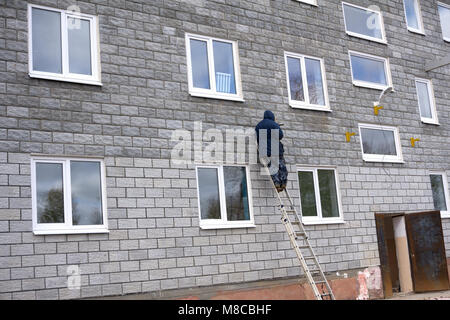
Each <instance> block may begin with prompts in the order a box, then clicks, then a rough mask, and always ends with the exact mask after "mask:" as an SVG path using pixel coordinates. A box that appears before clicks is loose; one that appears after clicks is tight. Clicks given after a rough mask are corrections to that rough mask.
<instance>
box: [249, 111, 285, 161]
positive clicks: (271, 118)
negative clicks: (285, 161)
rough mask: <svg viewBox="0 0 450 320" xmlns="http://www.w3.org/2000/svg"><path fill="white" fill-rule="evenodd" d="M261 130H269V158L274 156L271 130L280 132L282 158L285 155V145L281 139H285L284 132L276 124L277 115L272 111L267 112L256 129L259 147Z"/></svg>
mask: <svg viewBox="0 0 450 320" xmlns="http://www.w3.org/2000/svg"><path fill="white" fill-rule="evenodd" d="M261 129H266V130H267V156H269V157H270V156H271V155H272V144H271V141H272V140H271V138H272V137H271V130H279V138H280V142H279V153H280V156H282V155H283V153H284V148H283V144H282V143H281V139H283V130H281V128H280V126H279V125H278V123H276V122H275V115H274V114H273V112H272V111H270V110H267V111H266V112H264V120H262V121H261V122H259V123H258V124H257V125H256V127H255V131H256V139H257V141H258V145H259V130H261Z"/></svg>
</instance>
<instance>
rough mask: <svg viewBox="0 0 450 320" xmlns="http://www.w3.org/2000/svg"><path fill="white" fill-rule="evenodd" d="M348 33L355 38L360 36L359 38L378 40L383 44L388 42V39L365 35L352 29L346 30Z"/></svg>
mask: <svg viewBox="0 0 450 320" xmlns="http://www.w3.org/2000/svg"><path fill="white" fill-rule="evenodd" d="M346 33H347V34H348V35H349V36H350V37H354V38H359V39H364V40H369V41H373V42H378V43H381V44H386V45H387V44H388V43H387V41H386V39H378V38H372V37H368V36H364V35H361V34H359V33H354V32H351V31H346Z"/></svg>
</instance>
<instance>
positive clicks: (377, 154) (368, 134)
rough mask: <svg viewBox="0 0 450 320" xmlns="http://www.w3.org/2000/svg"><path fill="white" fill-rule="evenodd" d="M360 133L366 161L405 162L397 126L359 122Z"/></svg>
mask: <svg viewBox="0 0 450 320" xmlns="http://www.w3.org/2000/svg"><path fill="white" fill-rule="evenodd" d="M359 135H360V137H361V148H362V154H363V160H364V161H369V162H403V156H402V151H401V144H400V137H399V134H398V129H397V128H395V127H387V126H379V125H372V124H359Z"/></svg>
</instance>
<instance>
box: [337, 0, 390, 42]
mask: <svg viewBox="0 0 450 320" xmlns="http://www.w3.org/2000/svg"><path fill="white" fill-rule="evenodd" d="M346 5H347V6H350V7H354V8H358V9H361V10H365V11H368V12H373V13H375V14H378V16H379V17H380V28H381V37H382V39H378V38H374V37H370V36H367V35H365V34H361V33H357V32H353V31H349V30H348V29H347V21H346V18H345V11H344V7H345V6H346ZM342 15H343V16H344V26H345V32H346V33H347V34H348V35H349V36H352V37H356V38H361V39H365V40H370V41H374V42H378V43H382V44H387V40H386V31H385V28H384V20H383V14H382V13H381V11H376V10H372V9H369V8H364V7H361V6H358V5H355V4H352V3H348V2H342Z"/></svg>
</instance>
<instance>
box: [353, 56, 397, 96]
mask: <svg viewBox="0 0 450 320" xmlns="http://www.w3.org/2000/svg"><path fill="white" fill-rule="evenodd" d="M352 56H359V57H362V58H367V59H372V60H378V61H382V62H383V63H384V72H385V75H386V80H387V82H388V83H387V85H382V84H377V83H374V82H367V81H361V80H355V79H354V77H353V65H352ZM348 57H349V60H350V72H351V75H352V82H353V85H355V86H357V87H363V88H369V89H376V90H384V89H386V88H388V87H393V84H392V76H391V67H390V64H389V58H383V57H379V56H374V55H371V54H367V53H362V52H357V51H352V50H349V51H348Z"/></svg>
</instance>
